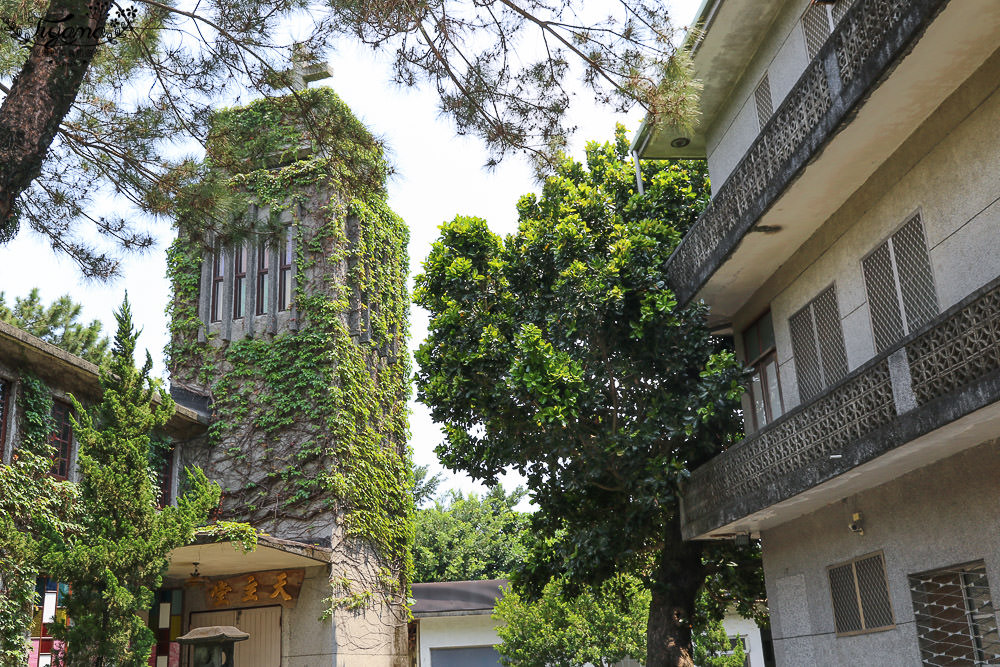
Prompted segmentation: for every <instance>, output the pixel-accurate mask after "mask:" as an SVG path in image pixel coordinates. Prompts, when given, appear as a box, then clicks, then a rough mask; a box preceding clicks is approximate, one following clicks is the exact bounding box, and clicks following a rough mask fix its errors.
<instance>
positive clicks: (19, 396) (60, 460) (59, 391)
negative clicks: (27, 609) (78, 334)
mask: <svg viewBox="0 0 1000 667" xmlns="http://www.w3.org/2000/svg"><path fill="white" fill-rule="evenodd" d="M71 396H72V397H73V398H76V399H77V400H78V401H80V402H81V403H82V404H83V405H91V404H95V403H98V402H99V401H100V397H101V387H100V379H99V376H98V369H97V367H96V366H95V365H94V364H92V363H90V362H88V361H85V360H84V359H81V358H79V357H77V356H74V355H72V354H69V353H68V352H65V351H64V350H62V349H60V348H58V347H56V346H55V345H52V344H50V343H48V342H46V341H43V340H40V339H38V338H36V337H34V336H32V335H31V334H28V333H27V332H25V331H22V330H21V329H18V328H16V327H14V326H12V325H10V324H7V323H6V322H0V465H8V464H10V463H11V462H12V461H13V460H15V459H16V457H17V456H18V449H19V448H20V447H22V446H24V444H25V441H26V438H27V437H28V436H27V435H26V431H27V428H28V427H27V422H29V421H30V422H32V423H36V424H37V423H44V420H45V419H46V418H50V419H51V425H52V431H51V433H50V434H49V436H48V438H49V443H50V444H51V445H52V446H53V448H54V453H53V460H52V465H51V468H50V469H49V472H48V474H49V475H51V476H52V477H53V478H55V479H57V480H65V481H69V482H76V481H78V480H79V472H78V469H77V442H76V439H75V438H74V435H73V427H72V423H71V416H72V412H73V408H72V404H71V403H72V400H71ZM39 410H45V412H46V413H47V414H37V411H39ZM31 413H35V414H31ZM204 431H205V423H204V421H203V420H202V418H201V417H200V416H199V415H198V414H197V413H196V412H195V411H193V410H190V409H188V408H185V407H183V406H178V409H177V411H176V412H175V414H174V416H173V417H172V418H171V419H170V421H169V422H168V423H167V425H166V427H165V428H164V429H163V432H161V433H155V434H154V435H155V440H156V442H157V443H158V447H157V449H158V451H157V452H156V456H155V457H151V458H152V459H153V460H154V469H155V472H156V473H157V479H158V483H159V488H160V495H159V502H160V503H161V504H163V505H165V504H169V503H171V502H174V499H175V497H176V495H177V490H178V483H179V478H180V475H179V464H180V448H181V446H182V443H184V442H185V441H187V440H189V439H190V438H197V437H200V435H201V434H203V433H204ZM36 592H37V603H36V605H35V609H34V617H33V619H32V624H31V628H30V631H29V635H30V637H29V640H30V653H29V655H28V666H29V667H47V665H50V664H52V662H53V656H54V654H55V653H57V652H58V648H59V646H58V643H57V642H55V641H54V640H53V638H52V633H51V631H50V625H51V624H52V623H53V622H55V621H57V620H63V619H65V610H64V599H65V595H66V594H67V593H68V592H69V587H68V586H67V584H66V583H65V582H60V581H58V580H55V579H53V578H50V577H41V578H40V579H39V580H38V582H37V588H36Z"/></svg>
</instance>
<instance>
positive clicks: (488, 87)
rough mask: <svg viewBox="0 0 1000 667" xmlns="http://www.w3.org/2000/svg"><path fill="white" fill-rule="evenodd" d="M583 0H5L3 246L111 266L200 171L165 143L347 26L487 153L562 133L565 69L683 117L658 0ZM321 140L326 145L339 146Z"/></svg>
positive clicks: (533, 147)
mask: <svg viewBox="0 0 1000 667" xmlns="http://www.w3.org/2000/svg"><path fill="white" fill-rule="evenodd" d="M584 5H585V3H583V2H582V1H581V2H556V3H548V2H541V1H540V0H479V1H477V2H469V1H468V0H434V1H433V2H358V1H357V0H331V1H330V2H326V3H306V2H304V1H303V0H277V1H275V2H265V1H264V0H204V1H202V2H198V3H193V4H191V3H174V2H161V1H159V0H138V1H137V2H134V3H115V2H110V1H102V2H91V1H89V0H25V1H23V2H5V3H2V4H0V21H2V23H3V26H4V29H5V38H4V39H3V40H2V41H0V77H2V78H3V79H4V81H5V82H7V83H6V84H5V85H0V91H2V104H0V243H5V242H7V241H9V240H10V239H12V238H14V237H15V236H16V235H17V233H18V231H19V230H20V229H23V228H30V229H31V230H33V231H34V232H36V233H38V234H40V235H42V236H44V237H46V238H47V239H48V240H49V241H50V242H51V245H52V247H53V248H54V249H55V250H56V251H58V252H62V253H65V254H67V255H69V256H70V257H71V258H72V259H73V260H75V261H76V262H77V263H78V264H79V266H80V268H81V270H82V272H83V273H84V274H85V275H88V276H95V277H101V278H106V277H109V276H114V275H115V274H116V273H117V272H118V270H119V255H120V252H122V251H135V250H143V249H147V248H149V247H150V246H151V245H152V243H153V240H154V236H153V234H151V233H150V230H148V229H146V228H145V227H144V226H142V225H137V224H136V222H135V221H136V220H137V219H142V217H143V216H141V215H139V214H138V213H139V212H145V213H150V214H153V215H156V216H166V217H170V218H173V217H174V214H175V213H176V212H177V211H176V210H177V208H178V205H179V204H178V199H179V198H180V199H183V198H181V197H180V194H181V193H182V192H183V191H184V189H185V186H186V185H188V184H190V183H191V182H192V181H194V182H201V181H203V179H202V178H201V176H202V174H201V172H200V170H199V165H198V164H197V163H196V162H192V161H190V160H187V159H178V158H177V155H178V151H177V146H178V145H181V146H186V145H197V144H202V145H204V143H205V139H206V136H207V135H208V133H209V127H210V125H211V122H212V121H211V118H212V114H211V113H210V112H211V110H212V108H213V105H218V103H219V101H220V100H226V101H245V100H243V99H240V97H241V96H246V95H254V96H256V95H261V94H264V95H274V93H275V90H279V91H281V92H282V93H285V92H289V89H290V88H291V86H292V84H293V82H294V81H295V77H293V76H292V75H291V74H290V68H291V62H290V60H291V59H292V57H293V53H295V52H298V53H299V54H300V55H301V56H302V57H303V59H306V60H307V64H308V59H307V58H306V54H317V56H319V57H322V56H323V55H324V52H326V51H328V50H332V49H333V48H335V46H336V45H337V43H338V42H339V41H342V40H350V41H353V42H361V43H363V44H366V45H369V46H371V47H373V48H375V49H378V50H379V51H381V52H382V53H385V54H387V55H389V56H390V58H391V59H392V60H393V75H392V76H393V78H394V79H395V82H396V83H399V84H403V85H407V86H415V85H421V84H422V85H427V86H432V87H433V89H434V90H436V91H437V92H438V93H439V96H440V99H441V111H442V112H443V113H445V114H447V115H449V116H450V117H451V118H452V119H453V120H454V121H455V122H456V125H457V130H458V131H459V132H460V133H462V134H466V133H475V134H478V135H479V136H480V137H482V138H483V140H484V142H485V144H486V148H487V151H488V155H487V157H486V161H487V162H488V163H489V164H495V163H496V161H497V160H499V159H500V158H501V157H503V155H505V154H506V153H509V152H510V151H527V152H528V153H529V154H531V155H534V156H539V157H545V156H548V155H549V154H551V151H552V149H553V148H554V147H557V146H559V145H560V141H561V139H562V137H563V135H564V134H566V133H567V132H568V131H569V128H568V127H567V124H566V122H565V118H566V115H567V114H566V112H567V109H568V108H569V106H570V100H571V90H570V88H571V86H568V85H567V82H568V81H569V80H571V79H574V78H575V79H578V80H579V81H581V83H582V84H583V85H584V86H586V87H587V88H589V89H590V90H592V92H593V94H594V97H595V99H597V100H599V101H600V102H603V103H606V104H609V105H613V106H615V107H618V108H627V107H629V106H631V105H632V104H633V103H636V102H637V103H639V104H642V105H644V106H645V107H646V108H647V109H648V110H650V111H651V112H653V113H654V114H658V115H660V116H662V117H664V118H667V119H669V120H671V121H673V122H675V123H684V122H687V121H691V120H692V119H693V118H694V116H695V112H696V96H697V95H696V93H697V86H696V85H694V84H693V83H692V80H691V77H690V74H689V70H690V67H689V63H688V61H687V59H686V58H685V57H684V55H683V52H679V51H678V49H677V47H676V46H675V45H676V44H677V43H678V40H676V39H675V30H674V28H673V26H672V24H671V22H670V18H669V15H668V13H667V12H666V11H665V10H664V7H663V4H662V3H661V2H659V0H630V1H629V2H626V3H623V4H622V5H621V6H617V5H615V6H614V7H612V8H611V9H606V8H600V9H595V8H592V7H585V6H584ZM38 25H44V26H45V30H39V31H36V26H38ZM292 28H294V29H292ZM291 34H295V35H296V36H297V39H298V40H299V41H300V44H298V45H293V43H292V41H291V38H290V37H289V36H290V35H291ZM15 35H16V36H17V38H15V37H14V36H15ZM514 45H517V57H516V58H514V57H511V55H512V54H511V52H510V50H511V49H512V48H514ZM296 99H298V96H296ZM300 117H301V118H302V120H303V121H304V124H305V125H313V124H316V123H322V120H323V119H322V117H321V116H318V115H316V114H313V113H311V112H310V111H308V110H305V109H304V110H303V113H302V114H301V116H300ZM332 139H333V141H334V142H335V141H336V137H332ZM327 149H328V151H329V152H330V153H332V154H336V153H337V147H336V145H335V144H331V145H328V146H327ZM109 193H113V194H114V195H115V197H114V199H113V200H112V201H113V205H112V206H111V207H108V206H107V203H106V202H107V200H106V199H105V197H106V196H107V195H108V194H109ZM201 194H202V195H204V197H203V203H204V205H205V209H206V210H205V211H204V212H205V213H206V214H207V213H212V214H213V216H208V215H206V216H205V217H204V218H203V220H204V222H205V224H206V225H212V224H216V223H218V224H222V223H223V222H224V221H225V220H227V219H228V218H227V217H226V216H225V215H223V214H222V212H221V211H216V210H213V209H212V202H213V201H215V200H216V198H217V197H218V196H220V190H219V189H215V190H212V189H211V188H209V187H203V188H202V189H201ZM216 214H218V215H216ZM96 239H100V241H95V240H96Z"/></svg>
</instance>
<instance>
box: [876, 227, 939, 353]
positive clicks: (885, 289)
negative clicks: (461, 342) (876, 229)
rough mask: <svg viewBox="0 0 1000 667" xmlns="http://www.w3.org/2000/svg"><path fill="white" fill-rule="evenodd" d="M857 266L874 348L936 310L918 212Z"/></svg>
mask: <svg viewBox="0 0 1000 667" xmlns="http://www.w3.org/2000/svg"><path fill="white" fill-rule="evenodd" d="M861 265H862V272H863V273H864V276H865V289H866V291H867V293H868V310H869V313H870V315H871V320H872V333H873V335H874V337H875V347H876V349H877V350H878V351H880V352H881V351H882V350H885V349H886V348H888V347H889V346H890V345H892V344H893V343H895V342H896V341H898V340H899V339H900V338H902V337H903V336H905V335H906V334H908V333H910V332H912V331H915V330H916V329H917V328H919V327H920V326H921V325H923V324H926V323H927V322H929V321H930V320H931V318H933V317H934V316H935V315H936V314H937V313H938V303H937V295H936V293H935V290H934V279H933V277H932V274H931V262H930V256H929V255H928V253H927V243H926V242H925V241H924V231H923V225H922V224H921V220H920V216H919V215H915V216H913V217H912V218H911V219H910V220H909V221H908V222H907V223H906V224H905V225H903V226H902V227H901V228H900V229H899V231H897V232H896V233H895V234H893V235H892V236H891V237H890V238H888V239H887V240H886V241H885V242H884V243H882V244H881V245H879V246H878V247H877V248H875V250H874V251H872V253H871V254H870V255H868V256H867V257H865V258H864V259H863V260H862V262H861Z"/></svg>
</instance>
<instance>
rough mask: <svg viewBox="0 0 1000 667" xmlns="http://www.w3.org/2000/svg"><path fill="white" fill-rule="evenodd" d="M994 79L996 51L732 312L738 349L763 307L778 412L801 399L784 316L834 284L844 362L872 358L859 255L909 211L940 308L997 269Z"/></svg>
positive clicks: (999, 70) (998, 100)
mask: <svg viewBox="0 0 1000 667" xmlns="http://www.w3.org/2000/svg"><path fill="white" fill-rule="evenodd" d="M997 81H1000V52H998V53H997V54H994V55H993V56H992V57H991V58H990V59H989V60H987V62H986V63H985V64H984V65H983V67H982V68H981V69H980V70H979V71H978V72H977V73H976V74H974V75H973V76H972V77H970V79H969V80H968V81H966V83H964V84H963V85H962V87H960V88H959V89H958V90H957V91H956V92H955V93H954V94H953V95H952V96H951V97H950V98H948V100H946V101H945V103H944V104H942V105H941V107H939V109H938V110H937V111H936V112H935V114H934V115H932V116H931V117H930V118H929V119H928V120H927V121H926V122H925V123H924V124H923V125H921V126H920V127H919V128H918V129H917V130H916V131H915V132H914V133H913V135H912V136H911V137H910V138H909V139H908V140H907V141H906V142H905V143H904V144H903V145H902V146H901V147H900V148H899V149H898V150H897V151H896V153H895V154H893V156H892V157H891V158H890V159H889V160H887V161H886V162H885V164H883V165H882V166H881V167H880V168H879V169H878V170H877V171H876V172H875V174H874V175H873V176H872V177H871V178H870V179H869V180H868V181H867V182H866V183H865V184H864V185H863V186H862V187H861V188H860V189H859V190H858V191H857V192H855V193H854V194H853V195H852V196H851V197H850V198H849V199H848V200H847V201H846V202H845V204H844V205H843V206H842V207H841V208H840V209H839V210H838V211H837V212H836V213H835V214H834V215H833V216H831V217H830V219H829V220H827V221H826V222H825V223H824V224H823V226H822V227H821V228H820V229H819V230H818V231H817V232H816V234H815V235H813V236H812V237H811V238H810V239H809V240H808V241H807V242H806V243H805V244H804V245H803V246H802V247H801V248H800V249H799V250H798V251H797V252H796V253H795V255H793V257H792V258H791V259H790V260H789V261H788V262H786V263H785V264H784V265H782V266H781V267H779V268H778V269H777V271H776V272H775V273H774V275H773V276H772V277H771V278H770V279H769V280H768V281H767V282H766V283H765V284H764V285H763V287H762V288H761V289H760V290H758V292H757V293H756V294H755V295H754V296H753V297H751V299H750V300H749V301H748V302H747V304H746V306H745V307H744V308H743V309H742V310H741V311H740V312H739V313H738V314H737V316H736V317H735V318H734V321H733V329H734V332H735V333H736V349H737V350H739V351H742V340H741V338H740V335H739V333H740V332H741V331H742V330H743V328H744V327H746V326H747V325H748V324H750V323H751V322H753V321H754V320H755V319H756V318H757V317H759V316H760V315H761V314H762V313H764V312H766V311H767V310H768V308H770V310H771V313H772V316H773V321H774V328H775V340H776V347H777V354H778V363H779V376H780V380H781V389H782V396H783V399H784V408H785V410H786V411H787V410H789V409H791V408H792V407H795V406H796V405H798V403H799V395H798V386H797V383H796V376H795V360H794V358H793V355H792V348H791V340H790V334H789V329H788V318H789V317H790V316H791V315H792V314H794V313H795V312H796V311H798V310H799V309H800V308H802V307H803V306H804V305H805V304H806V303H808V302H809V301H810V300H812V299H813V298H814V297H815V296H816V295H817V294H819V293H820V292H821V291H822V290H823V289H825V288H826V287H827V286H829V285H830V284H835V285H836V289H837V297H838V301H839V310H840V316H841V322H842V325H843V332H844V341H845V344H846V351H847V362H848V368H849V369H854V368H857V367H858V366H860V365H861V364H863V363H864V362H866V361H868V360H869V359H871V358H872V357H873V356H874V354H875V346H874V340H873V334H872V328H871V319H870V315H869V309H868V303H867V295H866V292H865V284H864V277H863V274H862V269H861V260H862V258H863V257H864V256H865V255H867V254H868V253H869V252H871V250H873V249H874V248H875V247H876V246H877V245H879V244H880V243H882V242H883V241H884V240H885V239H886V238H887V237H888V236H889V235H890V234H891V233H893V232H894V231H895V230H896V229H898V228H899V226H901V225H902V224H903V223H904V222H905V221H906V220H907V219H909V217H910V216H911V215H912V214H913V213H915V212H919V213H920V214H921V217H922V219H923V224H924V230H925V234H926V238H927V244H928V249H929V253H930V259H931V265H932V273H933V276H934V281H935V286H936V291H937V298H938V305H939V308H940V310H944V309H946V308H948V307H950V306H952V305H953V304H955V303H956V302H958V301H959V300H961V299H962V298H963V297H964V296H966V295H968V294H970V293H971V292H973V291H975V290H976V289H977V288H979V287H981V286H983V285H984V284H986V283H987V282H989V281H990V280H991V279H993V278H995V277H996V276H997V275H1000V206H998V205H997V204H998V201H1000V200H998V197H997V189H996V178H995V175H996V174H997V173H1000V135H998V133H997V132H996V123H997V119H998V118H1000V93H998V88H997ZM778 205H780V201H779V203H778ZM803 215H808V211H803Z"/></svg>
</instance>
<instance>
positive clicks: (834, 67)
mask: <svg viewBox="0 0 1000 667" xmlns="http://www.w3.org/2000/svg"><path fill="white" fill-rule="evenodd" d="M947 1H948V0H856V2H855V4H854V6H853V7H852V8H851V9H850V10H849V11H848V12H847V13H846V14H845V16H844V18H843V19H841V21H840V23H839V24H838V25H837V27H836V29H835V30H834V31H833V34H832V35H831V36H830V38H829V39H828V40H827V42H826V44H825V45H824V46H823V48H822V49H821V50H820V52H819V53H818V54H817V55H816V57H815V58H814V59H813V60H812V62H810V63H809V65H808V67H806V71H805V72H804V73H803V74H802V76H801V77H800V78H799V80H798V82H797V83H796V84H795V86H794V87H793V88H792V90H791V91H790V92H789V93H788V96H787V97H786V98H785V100H784V102H782V104H781V106H780V107H778V110H777V111H776V112H775V113H774V115H773V116H772V117H771V120H770V121H769V122H768V123H767V125H765V126H764V128H763V129H762V130H761V132H760V134H759V135H758V137H757V139H756V140H755V141H754V143H753V144H752V145H751V146H750V148H749V150H747V152H746V154H745V155H744V156H743V159H742V160H741V161H740V162H739V164H738V165H737V166H736V168H735V169H734V170H733V172H732V174H731V175H730V177H729V179H728V180H727V181H726V182H725V184H723V186H722V187H721V188H720V189H719V192H718V194H716V196H715V198H714V199H713V200H712V203H711V204H710V205H709V207H708V208H707V209H706V210H705V212H704V213H703V214H702V215H701V217H700V218H699V219H698V221H697V222H695V224H694V225H693V226H692V227H691V230H690V231H689V232H688V234H687V235H686V236H685V237H684V240H683V241H682V242H681V244H680V245H679V246H678V247H677V250H675V251H674V253H673V255H672V256H671V257H670V260H669V262H668V265H667V274H668V278H667V280H668V282H669V284H670V287H671V289H673V291H674V293H675V294H676V295H677V298H678V299H679V301H680V303H681V304H682V305H684V304H687V303H688V302H689V301H690V300H691V299H692V298H693V297H694V295H695V294H696V293H697V292H698V290H700V289H701V287H702V286H703V285H704V284H705V283H706V282H707V281H708V279H709V277H710V276H711V275H712V274H713V273H714V272H715V271H716V270H717V269H718V268H719V267H720V266H722V264H723V262H725V261H726V259H727V258H728V257H729V256H730V255H731V254H732V253H733V251H734V250H735V249H736V247H737V246H738V245H739V243H740V240H741V239H742V238H743V236H744V235H746V234H747V232H749V230H750V228H751V227H753V225H754V224H756V222H757V221H758V220H759V219H760V218H761V216H762V215H763V214H764V213H765V212H766V211H767V210H768V209H769V208H770V207H771V205H772V204H773V203H774V202H775V201H776V200H777V199H778V198H779V197H780V196H781V193H782V192H784V190H785V188H786V187H787V186H788V185H789V184H790V183H791V182H792V180H794V179H795V177H796V176H797V175H798V174H799V172H800V171H801V170H802V169H803V167H805V165H806V164H807V163H808V162H809V160H810V159H812V157H813V156H814V155H815V154H816V152H817V151H818V150H819V148H820V147H821V146H822V145H823V144H824V143H825V142H826V141H827V140H828V139H829V138H830V137H831V136H833V134H834V132H835V131H836V129H837V127H838V126H839V125H840V123H841V121H843V119H844V118H845V116H847V114H848V113H849V112H850V111H851V109H853V108H854V107H855V106H856V105H858V103H859V102H861V101H862V100H863V99H864V98H865V97H867V95H868V93H869V92H870V91H871V89H872V88H873V87H874V86H875V85H876V84H877V83H878V82H879V80H880V79H881V77H882V76H883V74H884V73H885V72H886V71H887V69H888V68H890V67H891V66H892V65H893V64H894V63H895V62H896V61H897V60H899V59H901V57H902V56H903V55H905V54H906V53H907V51H908V49H909V45H910V43H911V42H912V41H913V40H914V39H915V37H916V36H918V35H919V34H920V33H921V32H922V30H923V28H924V27H925V26H926V25H927V24H928V23H929V22H930V20H931V19H932V18H933V17H934V16H935V14H936V13H937V12H938V11H939V10H940V9H941V8H942V7H943V6H944V5H945V4H946V3H947Z"/></svg>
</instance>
